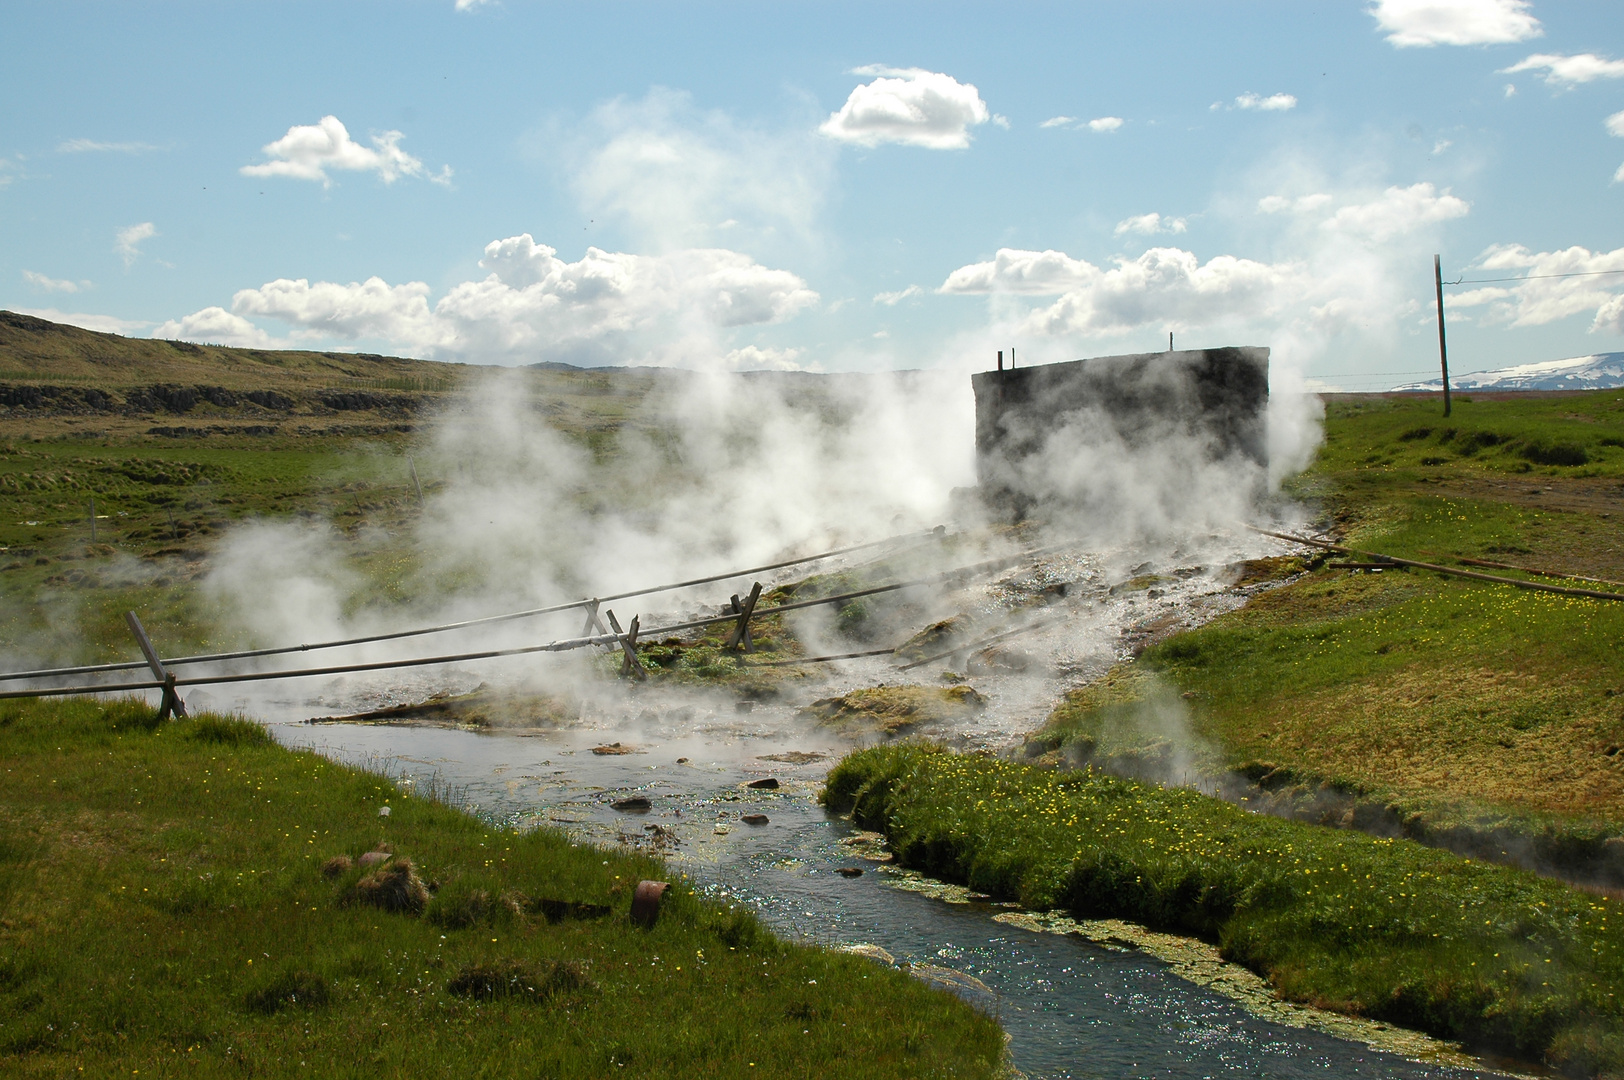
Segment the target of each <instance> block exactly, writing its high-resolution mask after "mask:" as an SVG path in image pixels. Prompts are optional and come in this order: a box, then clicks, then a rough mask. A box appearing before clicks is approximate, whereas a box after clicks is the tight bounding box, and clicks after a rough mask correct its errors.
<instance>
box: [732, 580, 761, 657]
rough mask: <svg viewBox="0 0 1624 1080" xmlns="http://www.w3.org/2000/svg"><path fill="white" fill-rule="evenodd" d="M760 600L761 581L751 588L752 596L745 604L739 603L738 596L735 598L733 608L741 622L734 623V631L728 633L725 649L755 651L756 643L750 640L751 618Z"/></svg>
mask: <svg viewBox="0 0 1624 1080" xmlns="http://www.w3.org/2000/svg"><path fill="white" fill-rule="evenodd" d="M760 599H761V582H759V581H758V582H756V583H755V584H754V585H752V586H750V595H749V596H748V597H747V598H746V599H745V601H744V603H742V604H741V603H739V598H738V597H737V596H735V597H734V598H733V608H734V610H735V611H737V612H738V613H739V621H738V622H736V623H734V624H733V629H732V630H731V631H729V632H728V635H727V644H726V645H725V646H723V647H724V648H728V649H740V650H742V651H743V652H754V651H755V642H753V641H752V640H750V616H751V615H753V614H755V610H756V601H757V600H760Z"/></svg>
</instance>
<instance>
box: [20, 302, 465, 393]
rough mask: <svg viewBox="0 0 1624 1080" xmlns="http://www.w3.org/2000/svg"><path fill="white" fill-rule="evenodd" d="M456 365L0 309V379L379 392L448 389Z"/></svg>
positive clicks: (115, 386)
mask: <svg viewBox="0 0 1624 1080" xmlns="http://www.w3.org/2000/svg"><path fill="white" fill-rule="evenodd" d="M462 370H463V365H461V364H443V363H437V362H435V361H432V360H407V359H403V358H401V357H397V356H374V355H371V354H366V353H337V352H303V351H296V350H277V349H236V348H229V347H226V346H223V345H194V344H192V343H191V342H187V341H159V340H154V339H151V338H127V337H120V336H119V335H118V334H102V333H98V332H96V331H94V330H85V329H81V328H80V327H77V326H68V325H66V324H63V323H54V322H49V321H47V320H45V319H37V318H34V317H33V316H32V315H19V314H17V313H16V312H12V311H0V380H6V381H28V382H66V383H90V384H94V385H96V386H99V387H101V386H105V387H112V388H118V387H125V386H137V385H140V384H143V383H199V382H203V383H209V384H214V385H219V386H224V387H226V388H227V389H231V390H257V389H283V390H285V389H293V388H298V389H316V388H321V387H328V386H334V385H337V384H341V383H353V382H358V381H359V382H364V383H368V384H373V385H375V386H376V388H379V389H391V390H440V389H449V388H450V387H451V385H452V384H453V383H454V381H455V380H456V378H457V376H458V374H459V372H460V371H462Z"/></svg>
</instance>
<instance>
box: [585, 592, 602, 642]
mask: <svg viewBox="0 0 1624 1080" xmlns="http://www.w3.org/2000/svg"><path fill="white" fill-rule="evenodd" d="M581 607H582V608H584V609H585V610H586V625H585V626H583V627H581V636H582V637H586V636H587V635H588V634H591V633H593V632H597V633H599V634H607V633H608V632H609V631H608V630H605V629H604V626H603V620H602V619H599V618H598V601H597V598H596V597H594V598H593V599H591V600H588V601H587V602H586V603H584V604H582V605H581Z"/></svg>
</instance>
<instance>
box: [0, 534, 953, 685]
mask: <svg viewBox="0 0 1624 1080" xmlns="http://www.w3.org/2000/svg"><path fill="white" fill-rule="evenodd" d="M944 532H945V531H944ZM942 535H944V533H938V532H936V530H934V529H932V530H930V531H928V532H919V533H905V534H903V535H900V536H891V537H887V538H886V539H884V540H871V541H869V542H868V543H866V544H853V545H852V546H850V547H843V548H836V549H835V550H833V551H825V552H821V553H820V554H817V555H805V556H802V557H801V558H798V559H787V560H785V561H783V562H777V563H769V564H767V565H766V566H752V567H750V568H748V569H745V570H731V571H728V572H727V573H723V574H712V575H711V576H710V577H702V578H692V579H690V580H688V581H678V582H675V583H673V584H670V585H655V586H652V587H650V588H646V589H634V590H632V591H631V592H623V593H615V594H614V595H613V596H595V597H592V598H591V599H587V600H572V601H570V602H569V603H567V604H554V605H553V606H552V607H542V608H531V609H529V610H527V611H511V612H507V613H505V614H502V615H486V616H484V617H483V618H478V619H464V620H463V621H462V622H452V623H442V624H440V625H439V626H425V627H421V628H419V629H415V630H396V631H394V632H393V633H387V634H370V635H368V636H366V637H353V638H341V639H339V640H337V641H322V642H317V643H315V644H310V645H283V646H280V647H278V648H273V649H248V650H245V651H243V652H230V653H206V654H203V655H199V656H178V657H175V658H174V659H166V660H164V665H165V666H166V667H181V666H184V665H187V664H207V663H219V662H222V661H226V660H251V659H255V658H258V657H261V656H285V655H287V654H288V653H297V652H314V651H316V650H319V649H336V648H340V647H342V646H345V645H366V644H370V643H372V642H377V641H397V640H399V639H401V638H409V637H422V636H423V635H425V634H439V633H444V632H446V631H450V630H463V629H466V628H468V627H470V626H485V625H488V624H491V623H500V622H511V621H513V620H515V619H529V618H534V617H535V616H538V615H553V614H557V613H558V612H561V611H571V610H575V609H577V608H586V607H588V606H589V605H591V604H592V603H594V602H597V603H600V604H602V603H608V602H609V601H612V600H626V599H629V598H631V597H634V596H650V595H652V594H654V593H662V592H672V591H674V590H676V589H685V588H688V587H689V586H692V585H705V584H708V583H710V582H713V581H727V580H728V579H730V578H736V577H744V576H745V575H747V574H758V573H761V572H763V571H766V570H780V569H783V568H784V567H786V566H798V565H800V564H802V563H809V562H817V561H818V560H820V559H828V558H832V557H834V556H836V555H845V554H848V553H850V552H853V551H862V550H865V549H867V548H873V547H880V546H882V545H884V544H890V543H894V542H896V541H898V540H911V539H915V538H919V537H927V536H928V537H941V536H942ZM146 666H147V665H146V661H144V660H137V661H127V662H121V663H114V664H85V665H81V666H79V667H64V668H46V669H42V670H39V671H18V672H14V673H11V674H4V675H0V682H14V681H16V680H18V679H49V678H56V677H60V676H63V675H91V674H98V673H100V672H105V671H136V670H140V669H143V668H145V667H146Z"/></svg>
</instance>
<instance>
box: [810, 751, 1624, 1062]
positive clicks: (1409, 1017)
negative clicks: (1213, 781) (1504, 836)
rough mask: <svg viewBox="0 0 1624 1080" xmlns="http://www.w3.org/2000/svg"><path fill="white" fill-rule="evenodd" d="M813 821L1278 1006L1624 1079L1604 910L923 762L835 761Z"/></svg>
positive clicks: (1186, 799)
mask: <svg viewBox="0 0 1624 1080" xmlns="http://www.w3.org/2000/svg"><path fill="white" fill-rule="evenodd" d="M824 801H825V803H826V804H827V805H828V806H829V807H830V808H831V809H834V810H837V811H845V810H850V811H852V812H853V814H854V817H855V819H856V821H857V823H858V824H860V825H862V826H863V827H865V828H873V829H879V830H882V831H883V832H884V833H885V834H886V836H887V838H888V840H889V841H890V844H891V848H892V850H893V851H894V852H895V853H896V855H897V858H898V859H899V861H901V862H902V863H903V864H905V865H908V866H913V867H916V868H918V869H920V870H923V871H925V872H927V873H930V874H934V875H937V876H940V877H943V878H946V879H947V880H950V881H955V882H962V883H964V884H966V885H968V886H969V887H970V888H972V889H976V890H979V891H982V892H987V893H991V894H993V895H995V896H1000V897H1006V898H1013V899H1018V900H1019V901H1020V902H1021V903H1023V904H1025V905H1027V906H1028V907H1032V908H1037V909H1053V908H1065V909H1068V910H1070V911H1072V912H1074V913H1076V914H1077V915H1079V916H1083V917H1089V918H1125V919H1131V920H1134V921H1137V922H1141V923H1144V924H1146V925H1148V926H1150V927H1153V928H1156V929H1160V930H1169V931H1174V932H1180V933H1187V934H1192V935H1195V936H1199V937H1203V938H1205V939H1207V940H1209V941H1215V942H1217V943H1218V944H1219V945H1220V946H1221V948H1222V950H1223V952H1224V955H1225V956H1226V957H1227V958H1228V959H1231V960H1234V961H1237V962H1239V963H1242V964H1245V965H1246V966H1248V967H1250V968H1252V969H1254V970H1256V971H1258V972H1259V973H1260V974H1262V975H1264V976H1265V977H1267V978H1268V979H1269V980H1270V981H1271V982H1272V983H1273V985H1274V986H1275V987H1276V989H1277V990H1278V991H1279V992H1280V993H1281V994H1282V995H1283V996H1285V997H1287V998H1289V999H1292V1000H1296V1001H1304V1002H1309V1003H1312V1004H1315V1005H1318V1006H1322V1007H1326V1008H1333V1009H1339V1010H1342V1011H1346V1012H1351V1013H1356V1014H1361V1015H1365V1016H1370V1017H1374V1018H1377V1019H1382V1020H1387V1021H1391V1022H1393V1023H1398V1024H1403V1025H1405V1026H1410V1027H1417V1028H1420V1029H1422V1030H1426V1031H1429V1032H1431V1033H1434V1034H1437V1035H1441V1036H1445V1037H1449V1038H1457V1039H1462V1040H1464V1041H1466V1042H1467V1043H1469V1044H1470V1045H1473V1046H1476V1047H1480V1048H1484V1049H1495V1050H1499V1051H1503V1052H1507V1053H1512V1054H1516V1055H1519V1056H1522V1057H1525V1058H1529V1059H1534V1060H1539V1059H1543V1060H1545V1061H1547V1062H1549V1063H1551V1064H1552V1065H1555V1066H1557V1067H1559V1068H1562V1069H1563V1070H1564V1071H1567V1072H1569V1073H1571V1074H1574V1075H1581V1076H1591V1075H1596V1074H1599V1073H1611V1072H1616V1071H1617V1070H1619V1069H1621V1068H1624V922H1621V920H1624V908H1621V907H1620V906H1619V904H1618V903H1616V902H1614V901H1610V900H1604V899H1599V898H1596V897H1593V896H1589V895H1585V894H1582V893H1577V892H1575V891H1573V890H1571V889H1568V888H1567V887H1565V886H1562V885H1559V884H1557V883H1554V882H1550V881H1547V880H1544V879H1541V878H1538V877H1535V876H1534V875H1532V874H1528V873H1525V872H1522V871H1517V870H1511V869H1507V868H1505V867H1499V866H1494V865H1490V864H1484V863H1480V862H1473V861H1471V860H1466V859H1461V858H1458V857H1456V856H1452V855H1448V854H1446V853H1444V852H1440V851H1437V850H1435V849H1431V848H1426V847H1422V846H1420V845H1418V844H1414V843H1411V842H1408V841H1403V840H1382V839H1377V838H1373V837H1369V836H1365V835H1362V834H1359V833H1353V832H1344V831H1336V830H1329V829H1322V828H1318V827H1314V826H1307V825H1301V824H1296V823H1293V822H1288V821H1282V820H1279V819H1274V818H1267V817H1260V816H1256V815H1252V814H1248V813H1246V812H1245V811H1242V810H1239V809H1237V808H1235V807H1233V806H1230V805H1228V804H1226V803H1223V802H1220V801H1218V800H1215V799H1210V798H1206V797H1204V796H1201V795H1198V794H1195V793H1194V792H1190V791H1186V790H1178V789H1164V788H1157V787H1151V786H1145V785H1141V784H1138V783H1134V782H1132V781H1125V780H1118V779H1114V778H1110V777H1106V776H1102V775H1099V774H1095V773H1090V772H1080V773H1058V772H1055V771H1052V770H1045V769H1039V768H1034V767H1031V766H1026V765H1020V764H1016V763H1012V762H1007V761H1000V760H997V759H992V758H986V757H979V756H971V755H960V754H954V753H951V752H948V751H945V750H942V749H939V748H933V747H927V746H921V745H895V746H887V747H877V748H874V749H869V750H863V751H860V752H858V753H856V754H853V755H851V756H850V757H848V758H846V759H845V760H844V761H842V762H841V763H840V764H839V765H838V766H836V768H835V769H834V770H833V771H832V772H831V773H830V775H829V782H828V787H827V790H826V792H825V795H824Z"/></svg>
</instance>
